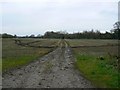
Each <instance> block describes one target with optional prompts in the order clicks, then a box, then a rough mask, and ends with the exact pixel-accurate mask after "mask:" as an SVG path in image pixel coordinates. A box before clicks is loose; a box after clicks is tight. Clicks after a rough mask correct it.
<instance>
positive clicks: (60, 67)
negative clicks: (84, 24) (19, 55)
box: [3, 40, 93, 88]
mask: <svg viewBox="0 0 120 90" xmlns="http://www.w3.org/2000/svg"><path fill="white" fill-rule="evenodd" d="M59 44H60V46H59V47H58V48H57V49H56V50H54V51H53V52H51V53H49V54H47V55H45V56H44V57H42V58H40V59H39V60H38V61H36V62H34V63H31V64H29V65H28V66H24V67H22V68H19V69H16V70H14V71H11V72H8V73H6V74H4V75H3V88H11V87H12V88H93V86H92V85H91V83H90V82H89V81H88V80H86V79H85V78H83V77H82V76H81V75H80V73H79V72H78V71H77V70H76V69H74V65H73V64H74V61H75V59H74V57H73V56H72V52H71V48H70V47H69V46H68V44H67V43H66V42H65V41H64V40H63V41H61V42H60V43H59Z"/></svg>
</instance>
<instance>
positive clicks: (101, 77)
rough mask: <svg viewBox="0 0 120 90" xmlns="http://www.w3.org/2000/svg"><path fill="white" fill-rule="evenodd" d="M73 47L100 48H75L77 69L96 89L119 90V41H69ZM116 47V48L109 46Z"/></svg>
mask: <svg viewBox="0 0 120 90" xmlns="http://www.w3.org/2000/svg"><path fill="white" fill-rule="evenodd" d="M68 41H69V43H70V45H71V46H80V45H81V46H99V45H108V46H103V47H81V48H73V52H74V55H75V57H76V63H75V67H76V68H77V69H79V70H80V71H81V72H82V74H83V76H85V77H86V78H87V79H89V80H90V81H91V82H92V83H93V84H94V85H95V86H96V87H100V88H118V87H119V83H118V79H119V78H120V73H119V72H118V70H119V66H118V59H119V56H118V45H117V44H118V41H117V40H68ZM109 45H116V46H109Z"/></svg>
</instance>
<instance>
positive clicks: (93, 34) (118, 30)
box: [0, 22, 120, 39]
mask: <svg viewBox="0 0 120 90" xmlns="http://www.w3.org/2000/svg"><path fill="white" fill-rule="evenodd" d="M113 26H114V28H113V29H112V30H111V31H110V32H107V31H106V32H105V33H101V32H100V31H99V30H96V31H95V30H93V29H92V30H91V31H83V32H81V33H80V32H78V33H73V34H69V33H67V32H62V31H59V32H54V31H48V32H46V33H45V34H44V35H40V34H38V35H37V36H35V35H34V34H32V35H30V36H22V37H21V38H56V39H60V38H61V39H64V38H65V39H120V36H119V35H120V22H116V23H115V24H114V25H113ZM0 36H2V38H17V37H19V36H17V35H10V34H7V33H4V34H0Z"/></svg>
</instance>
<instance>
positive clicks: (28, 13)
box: [0, 0, 119, 35]
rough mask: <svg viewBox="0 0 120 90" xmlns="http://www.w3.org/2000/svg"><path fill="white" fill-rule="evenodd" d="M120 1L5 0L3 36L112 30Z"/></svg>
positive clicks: (1, 13) (0, 15)
mask: <svg viewBox="0 0 120 90" xmlns="http://www.w3.org/2000/svg"><path fill="white" fill-rule="evenodd" d="M118 1H119V0H19V1H17V0H3V1H1V2H0V8H1V9H0V19H1V20H0V21H2V22H0V28H1V27H2V33H10V34H17V35H30V34H35V35H38V34H44V33H45V32H46V31H67V32H69V33H73V32H82V31H83V30H91V29H95V30H96V29H97V30H100V31H101V32H105V31H110V29H111V28H112V27H113V24H114V23H115V22H116V21H118Z"/></svg>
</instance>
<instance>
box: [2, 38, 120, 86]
mask: <svg viewBox="0 0 120 90" xmlns="http://www.w3.org/2000/svg"><path fill="white" fill-rule="evenodd" d="M15 40H16V39H9V38H8V39H5V38H4V39H3V40H2V42H3V43H2V45H3V47H2V61H3V63H2V66H3V72H7V71H9V70H10V71H11V72H9V73H8V75H9V76H10V78H9V77H8V75H7V74H4V79H5V80H3V84H4V87H43V88H44V87H52V88H53V87H66V86H67V85H68V87H92V88H93V87H100V88H118V87H119V85H118V79H119V78H120V77H118V75H119V73H118V71H119V64H118V60H119V55H118V46H119V45H118V41H117V40H96V39H65V40H60V39H34V38H24V39H23V38H21V39H19V40H20V41H21V43H18V44H16V43H15ZM42 47H43V48H42ZM76 70H78V71H79V72H80V74H78V73H76ZM33 71H34V72H33ZM26 72H27V73H26ZM19 73H21V74H19ZM21 75H22V76H23V78H22V79H21ZM29 75H30V76H29ZM63 75H64V77H63ZM28 76H29V77H28ZM33 76H35V77H33ZM14 77H17V79H16V80H14ZM45 77H46V78H45ZM75 77H77V78H79V79H75ZM26 78H27V80H28V81H27V80H26ZM85 78H86V79H87V80H89V81H90V82H91V83H92V84H91V83H90V82H89V81H87V80H86V79H85ZM24 79H25V80H26V81H24ZM29 79H31V81H29ZM11 80H12V81H11ZM43 80H44V81H43ZM51 80H52V81H51ZM64 80H65V82H64ZM74 80H75V81H76V82H75V81H74ZM84 80H85V81H84ZM23 81H24V83H23V84H22V85H20V86H19V84H20V83H18V82H21V83H22V82H23ZM32 81H33V82H34V81H35V82H36V83H33V82H32ZM56 81H57V82H56ZM7 82H11V83H7ZM63 82H64V83H63ZM73 82H74V84H75V85H76V86H75V85H74V84H73ZM85 82H86V83H85ZM14 83H16V84H14ZM17 83H18V85H17ZM15 85H16V86H15ZM32 85H33V86H32Z"/></svg>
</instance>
